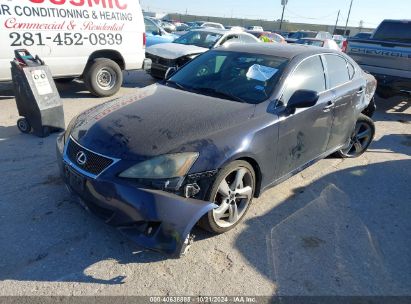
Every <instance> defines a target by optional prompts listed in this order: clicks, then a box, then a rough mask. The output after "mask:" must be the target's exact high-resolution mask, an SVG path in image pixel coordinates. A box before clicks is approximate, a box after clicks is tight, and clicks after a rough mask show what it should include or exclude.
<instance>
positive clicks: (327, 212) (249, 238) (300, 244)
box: [235, 159, 411, 296]
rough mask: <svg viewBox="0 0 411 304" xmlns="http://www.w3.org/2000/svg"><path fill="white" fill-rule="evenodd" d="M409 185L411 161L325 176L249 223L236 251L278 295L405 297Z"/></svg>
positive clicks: (410, 277)
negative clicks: (262, 275) (274, 285)
mask: <svg viewBox="0 0 411 304" xmlns="http://www.w3.org/2000/svg"><path fill="white" fill-rule="evenodd" d="M410 181H411V159H406V160H397V161H386V162H381V163H376V164H370V165H367V166H361V167H354V168H349V169H345V170H342V171H338V172H335V173H332V174H329V175H326V176H324V177H321V178H320V179H319V180H317V181H315V182H314V183H312V184H310V185H309V186H308V187H307V188H295V189H293V193H294V195H293V196H291V197H289V198H288V199H286V200H285V201H282V202H281V203H280V204H279V205H278V206H277V207H275V208H273V209H271V210H270V211H269V212H268V213H266V214H264V215H262V216H259V217H256V218H252V219H250V220H248V221H247V222H246V226H247V228H246V229H245V231H244V232H242V233H241V234H240V235H239V236H238V238H237V240H236V242H235V246H236V248H237V249H238V250H239V251H240V252H241V253H242V254H243V255H244V257H245V258H246V259H247V260H248V262H249V263H250V264H251V265H253V266H254V267H255V268H256V269H257V270H258V271H259V272H260V273H262V274H264V275H265V276H266V277H268V278H270V279H271V280H272V281H273V283H275V284H276V286H277V295H279V296H281V295H287V296H290V295H302V296H307V295H308V296H312V295H316V296H318V295H347V296H352V295H385V296H387V295H409V294H410V292H411V285H410V282H411V260H410V259H409V257H410V256H411V238H410V233H411V221H410V218H411V204H410V202H411V192H410V191H409V189H410V188H409V183H410ZM273 193H275V191H273ZM274 195H275V194H274Z"/></svg>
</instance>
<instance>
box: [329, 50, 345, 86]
mask: <svg viewBox="0 0 411 304" xmlns="http://www.w3.org/2000/svg"><path fill="white" fill-rule="evenodd" d="M324 57H325V59H326V61H327V70H328V78H329V81H330V88H335V87H338V86H339V85H342V84H343V83H346V82H348V81H349V80H350V75H349V74H348V69H347V61H346V60H345V59H344V58H342V57H340V56H337V55H325V56H324Z"/></svg>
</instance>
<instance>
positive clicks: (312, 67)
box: [282, 56, 325, 104]
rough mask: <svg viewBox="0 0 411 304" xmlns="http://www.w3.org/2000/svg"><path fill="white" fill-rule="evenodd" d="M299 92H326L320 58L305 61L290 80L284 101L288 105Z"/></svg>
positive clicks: (315, 57)
mask: <svg viewBox="0 0 411 304" xmlns="http://www.w3.org/2000/svg"><path fill="white" fill-rule="evenodd" d="M297 90H312V91H316V92H318V93H320V92H323V91H325V75H324V68H323V64H322V61H321V59H320V56H314V57H310V58H308V59H306V60H304V61H303V62H302V63H301V64H300V65H299V66H298V67H297V69H296V70H295V71H294V73H293V74H292V75H291V77H289V78H288V80H287V84H286V89H285V91H284V93H283V97H282V101H283V102H284V103H285V104H287V103H288V100H289V99H290V97H291V96H292V95H293V94H294V92H295V91H297Z"/></svg>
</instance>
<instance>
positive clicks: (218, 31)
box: [192, 27, 232, 35]
mask: <svg viewBox="0 0 411 304" xmlns="http://www.w3.org/2000/svg"><path fill="white" fill-rule="evenodd" d="M192 32H207V33H216V34H221V35H224V34H226V33H228V32H232V31H230V30H226V29H217V28H214V27H206V28H196V29H193V30H192Z"/></svg>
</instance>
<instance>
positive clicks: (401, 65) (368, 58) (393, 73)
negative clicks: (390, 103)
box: [347, 20, 411, 98]
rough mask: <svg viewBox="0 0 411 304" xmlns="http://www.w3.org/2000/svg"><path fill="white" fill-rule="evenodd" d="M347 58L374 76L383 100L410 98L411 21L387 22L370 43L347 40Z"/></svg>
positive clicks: (374, 34)
mask: <svg viewBox="0 0 411 304" xmlns="http://www.w3.org/2000/svg"><path fill="white" fill-rule="evenodd" d="M347 54H348V55H350V56H351V57H352V58H353V59H354V60H355V61H356V62H357V63H358V64H359V65H360V66H361V67H362V68H363V69H364V70H365V71H367V72H369V73H371V74H372V75H374V76H375V78H376V79H377V81H378V88H377V94H378V95H379V96H380V97H382V98H388V97H391V96H395V95H403V94H407V95H411V20H384V21H383V22H382V23H381V24H380V25H379V26H378V28H377V29H376V30H375V31H374V33H373V35H372V36H371V38H370V39H355V38H351V39H348V46H347Z"/></svg>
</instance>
